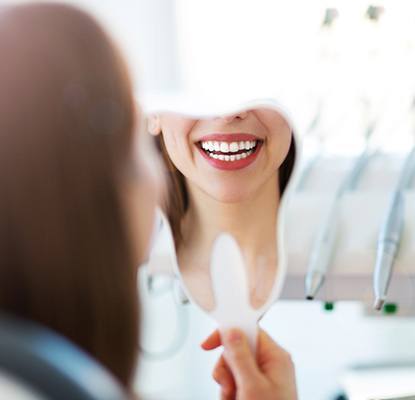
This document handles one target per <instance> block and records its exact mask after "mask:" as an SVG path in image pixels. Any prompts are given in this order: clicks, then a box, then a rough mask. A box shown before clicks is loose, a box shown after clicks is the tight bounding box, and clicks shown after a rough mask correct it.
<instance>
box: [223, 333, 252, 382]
mask: <svg viewBox="0 0 415 400" xmlns="http://www.w3.org/2000/svg"><path fill="white" fill-rule="evenodd" d="M222 336H223V337H222V341H223V346H224V348H225V352H224V357H225V360H226V362H227V363H228V366H229V368H230V370H231V371H232V374H233V376H234V378H235V382H236V385H237V386H238V387H241V385H246V384H247V383H249V382H251V381H252V380H255V379H258V378H259V377H260V372H259V368H258V366H257V364H256V361H255V357H254V355H253V354H252V352H251V349H250V347H249V343H248V339H247V337H246V336H245V335H244V334H243V332H241V331H240V330H238V329H231V330H229V331H227V332H225V333H224V334H223V335H222Z"/></svg>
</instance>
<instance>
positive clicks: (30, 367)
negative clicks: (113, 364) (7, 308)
mask: <svg viewBox="0 0 415 400" xmlns="http://www.w3.org/2000/svg"><path fill="white" fill-rule="evenodd" d="M6 399H7V400H29V399H30V400H55V399H56V400H125V399H127V395H126V394H125V393H124V391H123V389H122V388H121V386H120V385H119V384H118V383H117V382H116V380H115V379H114V378H113V377H112V376H111V375H110V373H109V372H107V371H106V370H105V369H104V368H103V367H102V366H100V365H99V364H98V363H97V362H96V361H94V360H93V359H92V358H91V357H90V356H88V355H87V354H86V353H84V352H83V351H82V350H80V349H79V348H78V347H76V346H75V345H73V344H71V343H70V342H69V341H68V340H66V339H64V338H62V337H60V336H59V335H57V334H56V333H53V332H51V331H50V330H48V329H46V328H44V327H41V326H39V325H37V324H34V323H32V322H27V321H23V320H20V319H16V318H14V317H10V316H6V315H0V400H6Z"/></svg>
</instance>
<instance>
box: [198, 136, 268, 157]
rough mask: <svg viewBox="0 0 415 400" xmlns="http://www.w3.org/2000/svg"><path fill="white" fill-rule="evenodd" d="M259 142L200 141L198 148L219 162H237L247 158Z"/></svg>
mask: <svg viewBox="0 0 415 400" xmlns="http://www.w3.org/2000/svg"><path fill="white" fill-rule="evenodd" d="M259 142H260V140H246V141H238V142H236V141H235V142H225V141H200V142H199V146H200V147H201V149H202V150H203V151H204V152H205V153H206V154H207V155H208V156H209V157H211V158H213V159H216V160H221V161H230V162H232V161H238V160H242V159H244V158H247V157H249V156H250V155H251V154H252V153H254V152H255V150H256V149H257V147H258V144H259Z"/></svg>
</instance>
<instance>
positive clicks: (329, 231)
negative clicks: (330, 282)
mask: <svg viewBox="0 0 415 400" xmlns="http://www.w3.org/2000/svg"><path fill="white" fill-rule="evenodd" d="M374 130H375V124H374V123H371V124H369V126H368V128H367V130H366V132H365V143H366V145H365V149H364V150H363V152H362V153H361V155H360V156H359V157H358V158H357V159H356V161H355V163H354V165H353V167H352V169H351V170H350V172H349V174H348V175H347V176H346V178H345V179H344V181H343V182H342V184H341V185H340V187H339V188H338V189H337V191H336V193H335V195H334V198H333V200H332V202H331V205H330V208H329V211H328V213H327V215H326V218H325V220H324V223H323V225H322V227H321V229H320V231H319V232H318V235H317V238H316V240H315V242H314V244H313V247H312V250H311V256H310V261H309V263H308V266H307V274H306V278H305V292H306V293H305V294H306V299H307V300H313V299H314V298H315V297H316V295H317V293H318V292H319V290H320V288H321V287H322V285H323V284H324V281H325V278H326V274H327V271H328V269H329V266H330V263H331V260H332V257H333V251H334V247H335V242H336V239H337V228H338V215H339V206H340V200H341V198H342V196H343V195H344V194H345V193H346V192H347V191H352V190H354V189H355V188H356V186H357V183H358V181H359V179H360V177H361V175H362V173H363V171H364V170H365V168H366V166H367V164H368V163H369V161H370V159H371V158H372V157H373V155H374V154H375V153H376V152H375V151H371V150H370V146H369V140H370V137H371V136H372V134H373V132H374Z"/></svg>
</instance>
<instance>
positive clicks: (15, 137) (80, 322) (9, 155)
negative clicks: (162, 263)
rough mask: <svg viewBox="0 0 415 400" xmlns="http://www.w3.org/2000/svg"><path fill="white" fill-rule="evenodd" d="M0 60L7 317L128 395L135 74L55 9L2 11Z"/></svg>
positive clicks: (132, 341)
mask: <svg viewBox="0 0 415 400" xmlns="http://www.w3.org/2000/svg"><path fill="white" fill-rule="evenodd" d="M0 58H1V62H0V310H1V311H4V312H8V313H12V314H14V315H17V316H20V317H23V318H27V319H30V320H34V321H37V322H39V323H41V324H44V325H45V326H47V327H50V328H52V329H54V330H56V331H57V332H59V333H61V334H63V335H65V336H66V337H68V338H69V339H71V340H72V341H73V342H75V343H77V344H78V345H79V346H81V347H82V348H84V349H85V350H86V351H87V352H89V353H90V354H91V355H93V356H94V357H95V358H96V359H98V360H99V361H100V362H101V363H102V364H103V365H105V366H106V367H107V368H108V369H109V370H110V371H112V372H113V373H114V375H115V376H116V377H118V379H119V380H120V381H121V382H122V383H124V384H125V385H127V386H128V385H130V383H131V379H132V376H133V372H134V368H135V362H136V356H137V347H138V346H137V342H138V318H139V315H138V304H137V285H136V268H135V266H134V262H133V260H132V255H131V254H132V251H131V246H130V243H129V238H128V237H127V227H126V223H125V222H126V215H125V214H124V208H123V204H122V201H121V196H122V194H121V186H122V183H123V180H124V179H126V174H125V171H126V170H128V164H129V163H130V160H131V156H130V153H129V152H130V148H131V146H130V142H131V139H132V132H133V128H134V126H135V121H134V113H135V112H134V103H133V97H132V88H131V82H130V79H129V75H128V72H127V69H126V67H125V65H124V62H123V60H122V58H121V57H120V55H119V54H118V52H117V50H116V49H115V47H114V46H113V44H112V43H111V41H110V40H109V39H108V37H107V36H106V34H105V33H104V32H103V30H102V29H101V28H100V27H99V26H98V25H97V24H96V23H95V21H93V20H92V19H91V18H90V17H89V16H87V15H86V14H84V13H83V12H81V11H79V10H77V9H74V8H72V7H68V6H63V5H57V4H55V5H53V4H37V5H23V6H17V7H12V8H0Z"/></svg>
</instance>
